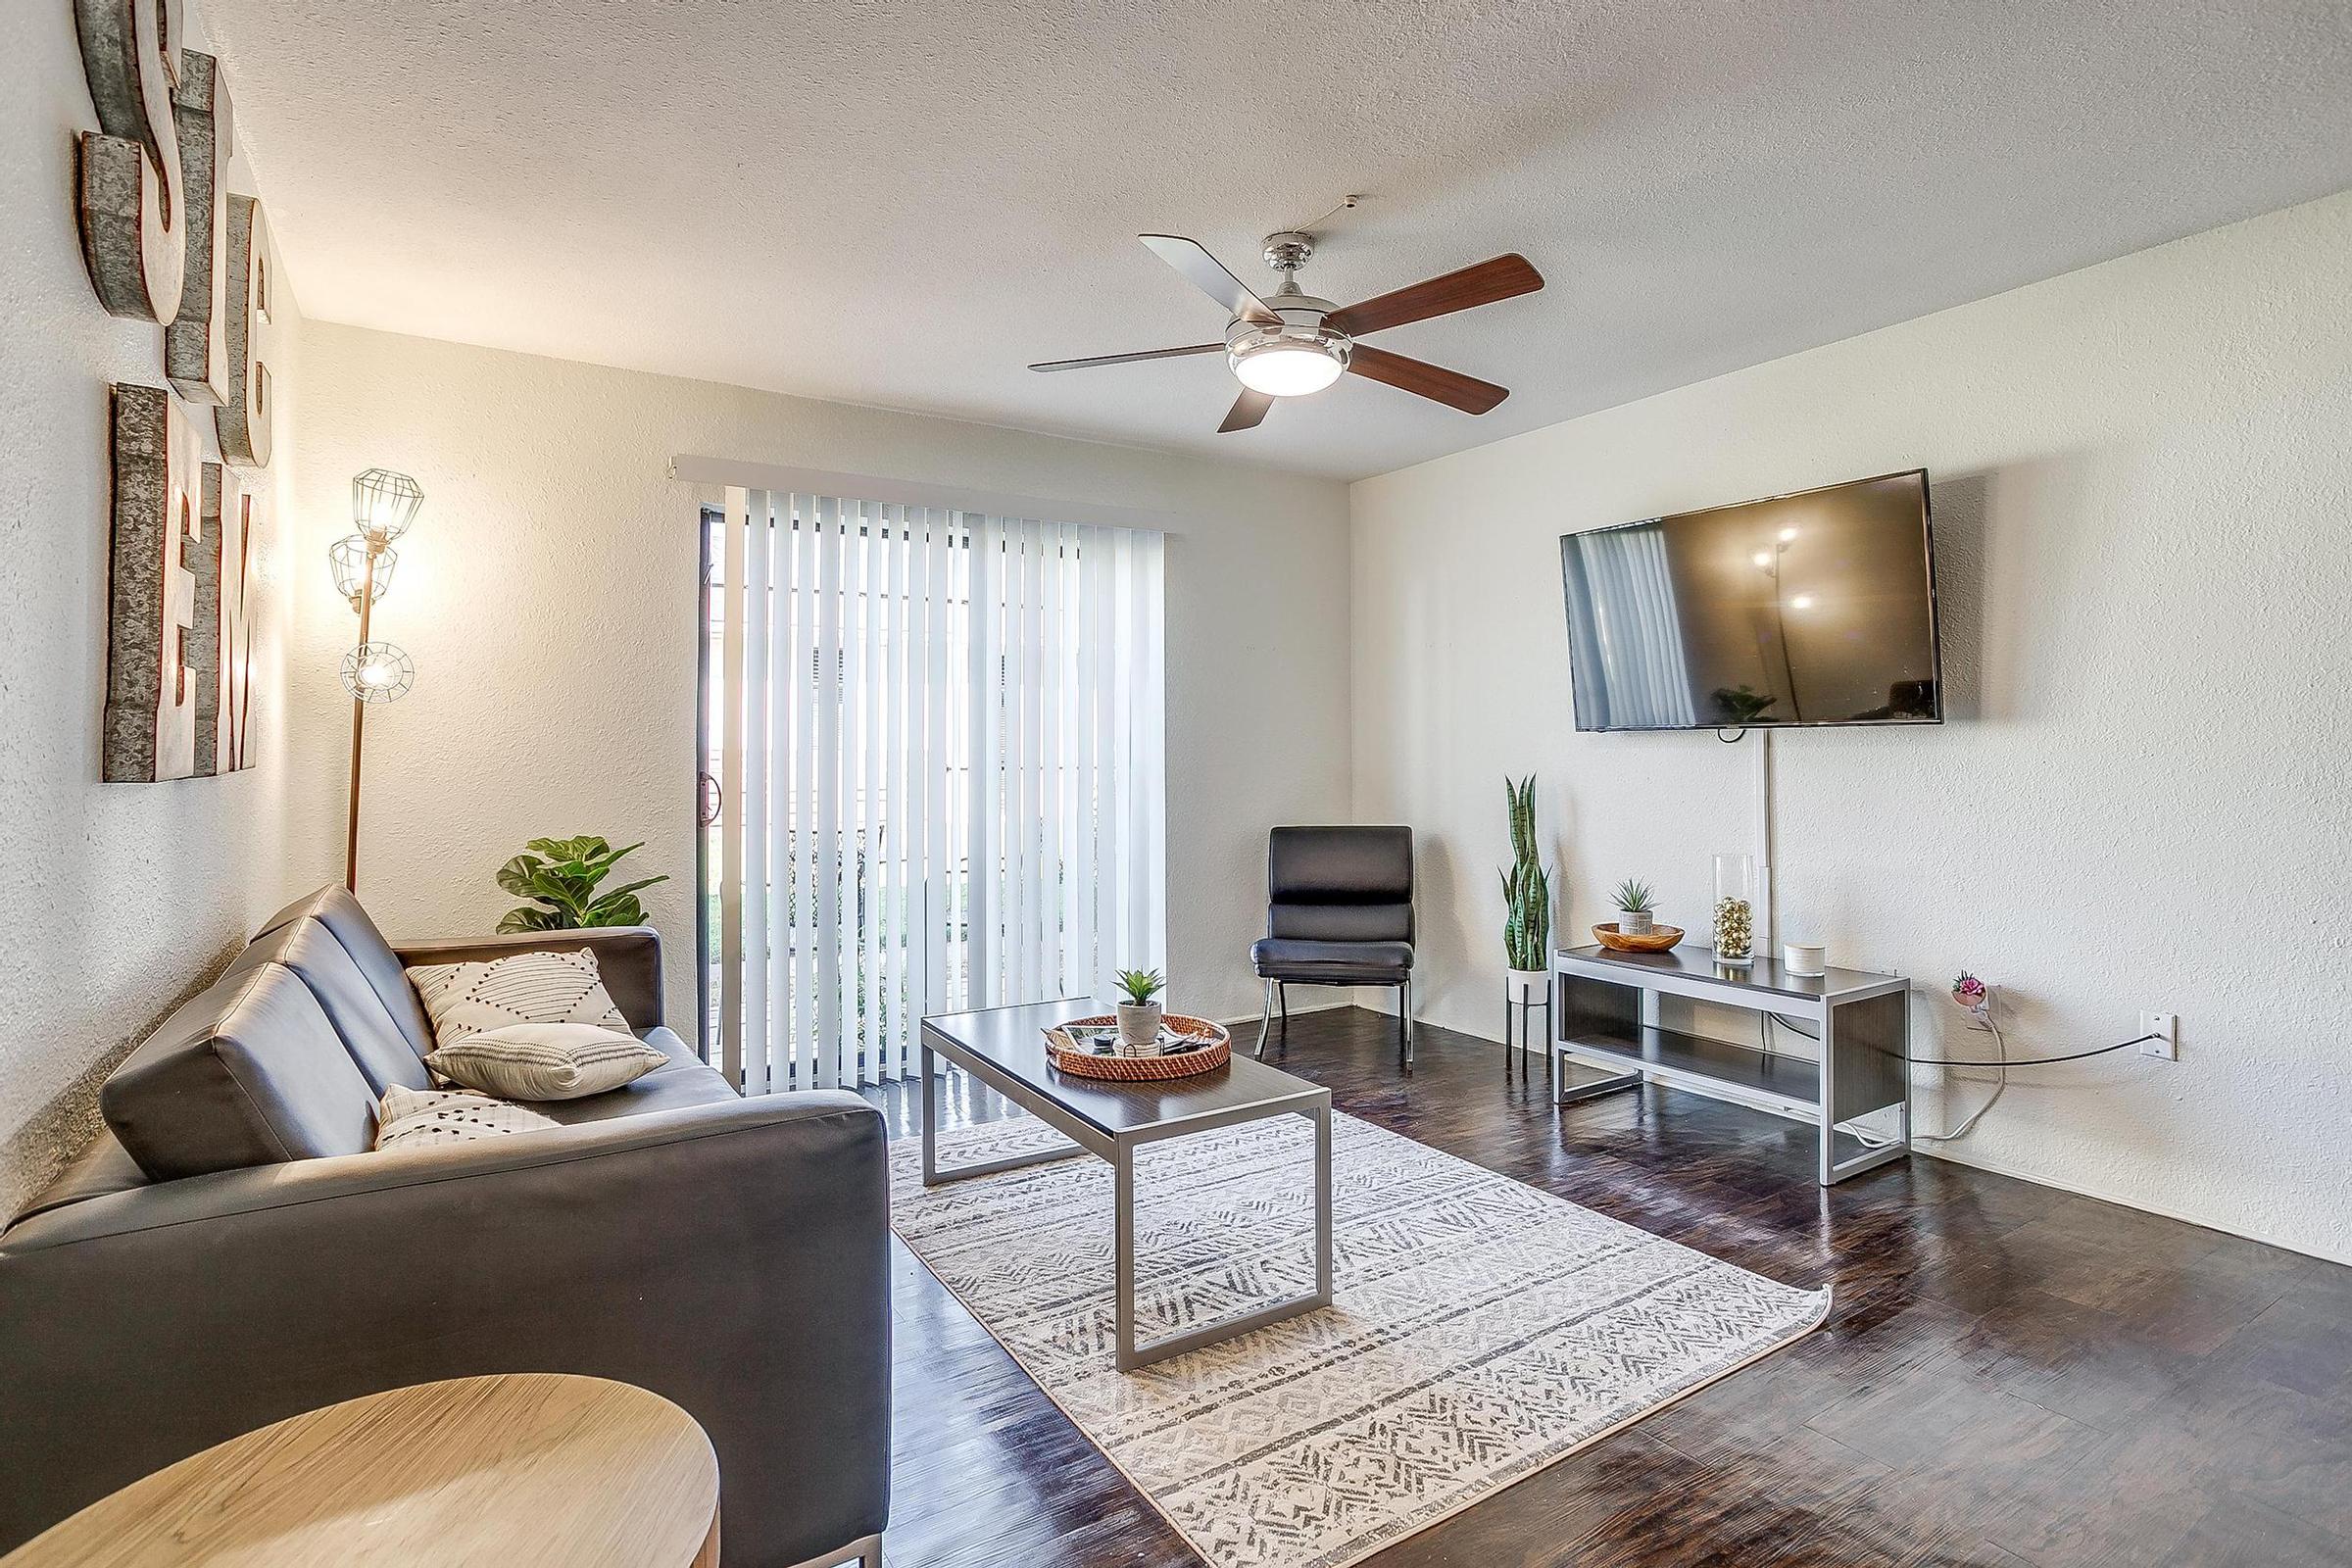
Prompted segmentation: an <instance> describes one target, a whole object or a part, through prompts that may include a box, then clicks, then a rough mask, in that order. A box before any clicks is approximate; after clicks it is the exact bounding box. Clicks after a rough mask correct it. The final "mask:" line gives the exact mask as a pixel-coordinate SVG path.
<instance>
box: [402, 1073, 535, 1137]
mask: <svg viewBox="0 0 2352 1568" xmlns="http://www.w3.org/2000/svg"><path fill="white" fill-rule="evenodd" d="M555 1125H557V1124H556V1122H555V1121H554V1119H553V1118H551V1117H547V1116H542V1115H540V1114H539V1113H538V1112H537V1111H535V1110H525V1109H524V1108H523V1107H522V1106H520V1105H510V1104H508V1103H506V1102H505V1101H503V1100H493V1099H491V1098H490V1097H489V1096H488V1095H477V1094H475V1093H474V1092H473V1091H472V1090H470V1089H406V1088H403V1087H402V1086H400V1085H399V1084H394V1085H393V1086H392V1087H391V1088H389V1089H387V1090H385V1091H384V1098H383V1100H382V1102H381V1103H378V1104H377V1106H376V1108H375V1147H376V1148H377V1149H379V1150H385V1149H427V1148H432V1147H435V1146H438V1145H442V1144H464V1143H470V1142H472V1141H473V1140H474V1139H476V1138H496V1137H499V1136H500V1135H501V1134H504V1133H527V1132H532V1131H536V1130H537V1129H539V1128H542V1127H553V1126H555Z"/></svg>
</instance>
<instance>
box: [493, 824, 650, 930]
mask: <svg viewBox="0 0 2352 1568" xmlns="http://www.w3.org/2000/svg"><path fill="white" fill-rule="evenodd" d="M644 847H645V846H644V843H643V842H642V841H640V842H638V843H636V844H629V845H624V846H622V847H621V848H619V849H617V850H616V849H614V848H613V846H612V845H611V844H610V843H609V842H607V841H606V840H604V839H602V838H599V837H597V836H596V835H594V834H583V835H581V836H579V837H577V838H568V839H533V840H531V841H530V843H528V844H525V845H524V846H523V847H522V848H523V853H522V854H520V855H517V856H516V857H515V858H513V859H512V860H509V861H508V862H507V863H506V864H504V865H502V866H500V867H499V868H498V885H499V886H500V887H502V888H504V889H505V890H506V891H507V892H509V893H512V894H514V895H515V897H516V898H518V899H528V900H530V901H531V902H530V903H528V904H524V905H520V906H518V907H515V908H512V909H509V910H508V911H507V913H506V917H505V918H504V919H502V920H500V921H499V922H498V929H499V931H500V932H501V934H505V933H509V932H515V931H571V930H576V929H579V928H581V927H585V926H599V925H643V924H645V906H644V905H642V904H640V903H638V902H637V893H638V890H639V889H641V888H650V887H652V886H653V885H654V884H655V883H657V882H666V881H668V880H669V878H668V877H666V876H649V877H644V878H642V879H640V880H638V881H635V882H629V883H624V884H623V885H621V886H620V887H616V888H614V889H613V890H612V891H611V892H609V893H600V892H598V891H597V889H598V888H599V887H600V886H602V885H603V883H604V880H605V878H606V877H608V876H611V875H612V874H613V866H615V865H617V864H619V863H620V858H621V857H622V856H624V855H627V854H628V853H629V852H630V851H632V850H639V849H643V848H644Z"/></svg>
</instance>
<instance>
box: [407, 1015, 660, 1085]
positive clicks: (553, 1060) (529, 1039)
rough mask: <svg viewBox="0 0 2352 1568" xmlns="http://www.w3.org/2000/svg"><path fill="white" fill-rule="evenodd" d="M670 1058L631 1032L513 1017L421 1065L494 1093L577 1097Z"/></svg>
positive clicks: (639, 1074)
mask: <svg viewBox="0 0 2352 1568" xmlns="http://www.w3.org/2000/svg"><path fill="white" fill-rule="evenodd" d="M668 1060H669V1057H668V1056H667V1055H666V1054H663V1053H662V1051H661V1049H660V1048H659V1047H655V1046H649V1045H647V1044H646V1043H645V1042H644V1041H642V1040H640V1039H638V1038H637V1037H636V1036H635V1035H631V1034H623V1033H621V1032H620V1031H619V1030H617V1029H607V1028H604V1027H602V1026H600V1025H597V1024H592V1023H515V1024H509V1025H508V1026H507V1027H506V1028H504V1029H479V1030H476V1031H474V1032H473V1033H472V1034H469V1035H467V1036H466V1038H465V1039H463V1040H461V1041H459V1042H458V1043H457V1044H456V1045H454V1046H444V1047H442V1048H441V1049H440V1050H439V1051H436V1052H434V1053H433V1054H431V1055H429V1056H427V1057H425V1058H424V1064H425V1065H426V1066H427V1067H430V1068H431V1069H432V1070H433V1071H434V1072H436V1073H438V1074H439V1075H440V1076H442V1077H443V1078H446V1079H448V1080H450V1081H451V1082H452V1083H458V1084H464V1085H465V1086H466V1088H468V1089H478V1090H480V1091H481V1092H482V1093H484V1094H486V1095H496V1096H498V1097H499V1098H500V1099H501V1100H577V1099H579V1098H580V1097H581V1096H583V1095H601V1094H603V1093H604V1092H605V1091H607V1090H608V1089H618V1088H619V1087H620V1086H621V1085H623V1084H625V1083H627V1082H629V1081H630V1080H631V1079H633V1078H642V1077H644V1076H645V1075H646V1074H647V1073H649V1072H652V1071H653V1070H654V1069H655V1068H656V1067H659V1066H662V1065H663V1064H664V1063H666V1062H667V1061H668Z"/></svg>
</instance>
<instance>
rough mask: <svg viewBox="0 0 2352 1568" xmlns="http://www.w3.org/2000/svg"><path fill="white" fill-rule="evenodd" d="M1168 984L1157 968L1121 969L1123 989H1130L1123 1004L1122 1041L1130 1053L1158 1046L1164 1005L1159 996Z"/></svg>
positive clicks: (1122, 1044)
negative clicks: (1159, 1001) (1158, 998)
mask: <svg viewBox="0 0 2352 1568" xmlns="http://www.w3.org/2000/svg"><path fill="white" fill-rule="evenodd" d="M1167 984H1168V983H1167V981H1165V980H1163V979H1161V978H1160V973H1159V971H1158V970H1157V969H1121V970H1120V971H1119V989H1120V990H1121V991H1124V992H1126V993H1127V1000H1126V1001H1124V1002H1122V1003H1120V1004H1119V1045H1120V1046H1121V1047H1122V1048H1123V1049H1124V1050H1125V1051H1126V1053H1127V1054H1129V1055H1131V1056H1141V1055H1147V1054H1151V1053H1152V1050H1153V1049H1154V1048H1155V1047H1157V1046H1158V1044H1159V1018H1160V1011H1161V1008H1160V1005H1159V1003H1158V1002H1157V1001H1156V1000H1155V999H1156V998H1157V997H1158V996H1159V994H1160V992H1162V991H1163V990H1165V989H1166V988H1167Z"/></svg>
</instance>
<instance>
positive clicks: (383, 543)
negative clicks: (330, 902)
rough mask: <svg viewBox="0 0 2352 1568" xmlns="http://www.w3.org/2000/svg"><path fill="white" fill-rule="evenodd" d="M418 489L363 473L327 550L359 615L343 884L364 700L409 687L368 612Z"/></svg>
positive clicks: (395, 696)
mask: <svg viewBox="0 0 2352 1568" xmlns="http://www.w3.org/2000/svg"><path fill="white" fill-rule="evenodd" d="M423 505H424V491H423V490H422V489H420V488H418V486H417V481H416V480H414V479H412V478H410V477H409V476H408V475H407V474H405V473H394V472H392V471H391V470H390V469H389V468H369V469H368V471H367V472H366V473H363V474H360V475H358V476H357V477H355V478H354V479H353V480H352V481H351V520H352V525H353V527H355V528H356V529H357V530H358V531H357V532H356V533H354V534H352V536H351V537H350V538H348V539H338V540H336V541H335V542H334V543H333V544H332V545H330V546H328V547H327V552H326V559H327V564H329V565H330V566H332V567H333V568H334V574H335V591H336V592H337V593H339V594H341V595H342V596H343V597H344V598H345V599H347V600H349V601H350V602H351V608H352V610H353V611H354V612H355V613H357V614H358V615H359V617H360V637H359V641H358V642H357V643H355V644H354V645H353V646H352V650H351V652H349V653H347V654H345V655H344V656H343V689H344V690H345V691H347V692H349V693H351V811H350V817H349V820H348V822H347V823H346V826H345V831H344V837H343V886H344V887H345V888H346V889H348V890H349V891H351V892H354V893H357V892H358V891H359V888H360V756H361V751H362V748H363V747H364V746H365V744H366V740H367V733H368V705H369V704H371V703H396V702H398V701H400V700H401V699H402V698H403V697H406V696H407V695H408V694H409V688H410V687H411V686H414V685H416V684H417V662H416V661H415V660H413V659H411V658H410V657H409V656H408V655H407V654H406V653H404V652H402V651H401V649H400V648H399V647H398V646H397V645H395V644H392V643H387V642H371V641H369V639H368V613H369V612H370V611H372V610H373V609H374V608H375V602H376V601H377V600H378V599H381V598H383V596H384V592H385V590H386V589H388V588H390V587H391V586H392V568H393V567H394V566H396V565H398V564H399V563H400V557H399V556H398V555H396V554H395V553H394V552H393V549H392V541H393V540H395V539H397V538H399V537H400V536H401V535H402V534H404V533H407V532H408V531H409V524H411V523H413V522H415V521H416V520H417V508H418V507H421V506H423Z"/></svg>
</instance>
